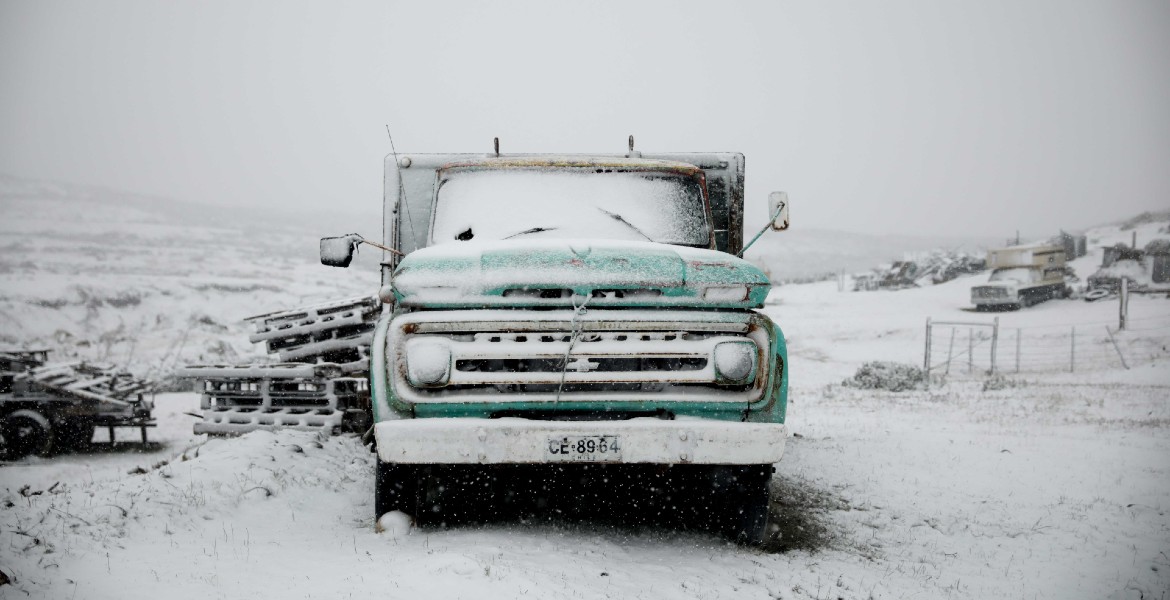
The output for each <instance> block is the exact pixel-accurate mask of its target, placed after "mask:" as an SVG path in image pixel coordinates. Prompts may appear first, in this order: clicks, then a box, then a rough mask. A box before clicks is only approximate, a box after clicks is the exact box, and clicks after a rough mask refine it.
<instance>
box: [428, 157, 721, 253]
mask: <svg viewBox="0 0 1170 600" xmlns="http://www.w3.org/2000/svg"><path fill="white" fill-rule="evenodd" d="M444 174H445V177H444V179H443V180H442V181H441V182H440V184H439V192H438V194H437V196H436V199H435V208H434V213H433V214H434V217H433V218H434V220H433V222H432V225H431V243H432V244H446V243H450V242H457V241H469V240H477V241H481V240H502V239H511V238H521V237H554V238H558V239H561V238H602V239H616V240H641V241H646V240H651V241H655V242H663V243H667V244H678V245H684V246H702V247H706V246H707V245H708V243H709V239H710V238H709V233H708V231H709V227H708V225H707V211H706V208H705V205H704V202H703V194H702V190H701V187H700V183H699V181H698V180H697V179H695V178H692V177H688V176H686V175H683V174H678V173H671V172H666V171H633V172H629V171H627V172H612V171H606V172H603V173H598V172H596V171H594V170H592V169H590V170H584V169H579V168H578V169H574V168H565V169H559V170H548V169H540V170H537V169H507V170H504V169H499V170H451V171H446V172H445V173H444Z"/></svg>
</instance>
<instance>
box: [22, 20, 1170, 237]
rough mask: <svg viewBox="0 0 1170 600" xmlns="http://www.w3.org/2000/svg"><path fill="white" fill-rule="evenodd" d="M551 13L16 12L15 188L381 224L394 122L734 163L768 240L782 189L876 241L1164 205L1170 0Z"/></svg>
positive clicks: (437, 140)
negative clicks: (369, 218)
mask: <svg viewBox="0 0 1170 600" xmlns="http://www.w3.org/2000/svg"><path fill="white" fill-rule="evenodd" d="M551 4H552V3H551V2H524V3H520V2H508V3H498V2H493V3H486V2H484V3H479V2H476V3H447V2H422V1H417V0H416V1H413V2H370V3H364V2H313V3H292V2H226V1H224V2H169V1H168V2H154V1H135V2H90V1H76V2H73V1H56V2H45V1H40V0H36V1H32V0H30V1H13V0H0V172H3V173H6V174H9V175H15V176H21V177H31V178H40V179H50V180H61V181H68V182H74V183H83V184H97V185H101V186H106V187H112V188H117V189H124V190H128V191H134V192H140V193H147V194H154V195H159V196H165V197H170V198H176V199H182V200H190V201H196V202H207V203H216V204H244V205H251V206H274V207H275V206H286V205H287V206H297V207H311V206H320V207H322V208H323V209H327V210H341V211H352V212H355V213H358V212H361V213H365V214H375V215H376V214H378V212H380V202H381V169H382V157H383V156H384V155H385V154H387V153H388V152H389V143H388V142H387V139H386V131H385V128H384V125H385V124H390V126H391V128H392V131H393V133H394V141H395V143H396V145H397V147H398V150H399V151H400V152H410V151H420V152H443V151H485V152H486V151H488V150H489V149H490V148H491V139H492V137H493V136H499V137H500V138H501V140H502V141H501V145H502V149H503V151H504V152H589V151H607V152H622V151H624V150H625V145H626V136H627V135H629V134H631V133H632V134H635V135H636V137H637V140H638V146H639V148H640V149H642V150H646V151H684V150H686V151H691V150H703V151H706V150H734V151H742V152H744V153H745V154H746V155H747V166H748V172H747V181H748V198H749V207H748V218H747V222H748V224H749V229H751V228H754V227H755V225H756V224H757V223H761V224H762V223H763V222H764V220H765V214H764V213H765V209H764V202H763V201H764V198H765V196H766V195H767V192H769V191H771V190H774V189H779V190H786V191H788V192H789V195H790V197H791V199H792V203H793V206H794V207H793V209H792V218H793V225H794V227H810V228H821V229H843V230H849V231H867V232H878V233H930V234H940V233H942V234H974V235H1010V234H1012V233H1013V232H1014V231H1015V230H1016V229H1023V230H1024V231H1026V232H1034V233H1037V234H1047V233H1052V232H1054V231H1055V229H1057V228H1059V227H1064V228H1066V229H1075V228H1079V227H1085V226H1089V225H1094V224H1098V223H1101V222H1105V221H1111V220H1118V219H1121V218H1124V217H1128V216H1132V215H1133V214H1135V213H1137V212H1140V211H1142V210H1150V209H1158V208H1163V209H1164V208H1170V2H1168V1H1166V0H1149V1H1136V0H1132V1H1127V0H1099V1H1083V0H1055V1H1024V0H1002V1H974V0H972V1H970V2H957V1H940V0H919V1H898V2H891V1H882V2H862V1H857V2H824V1H808V2H758V3H754V2H753V3H749V2H743V3H728V5H726V6H725V5H724V3H718V2H709V1H708V2H702V3H679V2H661V3H660V2H638V3H635V2H573V3H568V2H566V3H558V4H557V5H556V6H552V5H551ZM358 228H359V229H360V227H358ZM378 229H379V227H378V226H377V225H373V224H372V225H371V226H370V231H369V232H366V233H367V234H370V235H375V236H376V235H377V230H378ZM325 233H329V232H325Z"/></svg>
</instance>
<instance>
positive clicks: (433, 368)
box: [406, 340, 451, 387]
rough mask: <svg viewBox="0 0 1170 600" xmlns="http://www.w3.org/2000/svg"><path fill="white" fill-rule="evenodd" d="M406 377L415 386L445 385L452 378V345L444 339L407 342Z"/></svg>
mask: <svg viewBox="0 0 1170 600" xmlns="http://www.w3.org/2000/svg"><path fill="white" fill-rule="evenodd" d="M406 378H407V379H408V380H409V381H410V385H413V386H415V387H435V386H440V385H445V384H446V383H447V381H449V380H450V379H451V347H450V346H449V345H447V343H446V342H445V341H442V340H410V341H409V342H407V343H406Z"/></svg>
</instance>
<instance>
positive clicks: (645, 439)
mask: <svg viewBox="0 0 1170 600" xmlns="http://www.w3.org/2000/svg"><path fill="white" fill-rule="evenodd" d="M374 435H375V437H376V439H377V442H378V458H379V459H380V460H381V461H382V462H387V463H399V464H545V463H562V462H564V463H577V464H581V463H616V464H625V463H630V464H635V463H641V464H711V465H759V464H771V463H775V462H778V461H779V460H780V459H781V458H782V457H783V456H784V444H785V441H786V440H787V437H788V428H787V427H786V426H785V425H783V424H779V423H775V424H773V423H740V422H733V421H714V420H707V419H679V420H673V421H667V420H662V419H656V418H649V417H648V418H637V419H630V420H626V421H535V420H529V419H518V418H501V419H476V418H434V419H407V420H401V421H384V422H381V423H378V424H377V425H375V426H374ZM603 438H604V439H606V440H608V442H607V443H608V444H612V443H613V442H612V440H615V439H616V440H617V441H618V443H619V444H620V449H621V450H620V452H612V451H610V452H605V453H585V454H575V453H571V452H570V453H565V452H564V444H566V443H568V442H566V440H587V439H593V440H600V439H603Z"/></svg>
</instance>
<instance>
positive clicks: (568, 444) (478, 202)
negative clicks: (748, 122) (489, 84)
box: [321, 139, 788, 543]
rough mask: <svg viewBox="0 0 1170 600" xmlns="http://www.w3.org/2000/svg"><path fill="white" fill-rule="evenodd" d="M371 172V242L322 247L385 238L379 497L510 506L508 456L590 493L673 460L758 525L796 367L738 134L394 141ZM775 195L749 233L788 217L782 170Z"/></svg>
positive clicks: (428, 510) (340, 240)
mask: <svg viewBox="0 0 1170 600" xmlns="http://www.w3.org/2000/svg"><path fill="white" fill-rule="evenodd" d="M384 183H385V198H384V223H383V237H382V240H381V243H380V244H378V243H374V242H370V241H368V240H365V239H364V238H362V237H360V236H359V235H357V234H351V235H349V236H341V237H336V238H324V239H322V240H321V260H322V263H324V264H326V265H330V266H348V265H349V263H350V261H351V260H352V258H353V254H354V252H355V251H356V249H357V247H358V245H359V244H360V243H363V242H365V243H369V244H373V245H376V246H378V247H380V248H382V250H383V253H384V254H383V261H382V263H381V264H382V287H381V289H380V291H379V297H380V298H381V300H382V302H383V309H382V313H381V315H380V317H379V319H378V321H377V326H376V328H375V333H374V339H373V344H372V350H371V366H370V379H371V381H370V386H371V396H372V405H373V420H374V425H373V427H372V436H373V438H374V442H375V443H376V451H377V456H378V460H377V461H376V464H377V467H376V469H377V471H376V477H375V481H376V484H375V490H374V500H375V502H374V505H375V519H377V518H379V517H381V516H383V515H384V514H386V513H389V512H391V511H401V512H402V513H406V514H408V515H412V516H413V517H414V519H415V520H416V521H417V522H443V521H444V520H445V519H446V518H448V517H450V516H452V515H454V514H456V513H457V512H458V511H460V510H464V509H465V508H466V507H467V505H468V503H469V499H470V504H476V503H478V504H483V503H485V502H494V503H497V504H499V505H501V506H502V505H503V504H505V503H506V502H508V501H509V497H508V496H507V494H503V493H501V490H500V489H499V488H498V485H499V483H500V482H501V481H507V480H508V479H509V478H512V479H515V478H516V477H517V476H518V475H523V476H524V477H525V478H527V479H528V480H532V479H536V480H541V479H542V478H546V477H547V478H550V479H551V478H554V476H560V477H566V476H567V477H569V478H570V480H571V483H570V484H569V485H567V487H563V488H558V489H559V491H557V492H550V493H553V494H557V495H572V496H575V497H579V498H586V497H589V498H595V499H598V498H603V497H605V496H606V494H605V492H604V490H605V489H606V488H607V485H608V486H609V488H610V489H612V487H613V486H614V485H615V484H614V483H613V481H614V479H613V478H614V477H619V476H622V475H624V474H628V473H637V474H640V475H639V476H641V475H644V476H645V477H646V479H642V480H641V481H642V483H641V484H638V485H643V486H646V488H655V487H656V486H657V485H658V483H656V482H659V481H661V480H662V478H663V476H667V475H669V476H670V477H669V478H668V479H671V480H673V481H674V482H675V483H676V484H678V482H680V481H682V482H687V483H685V484H678V485H682V486H684V487H683V489H681V491H680V490H678V489H677V488H676V493H682V494H684V495H690V496H699V497H701V498H703V499H706V500H710V503H709V505H710V506H712V507H715V510H714V511H712V512H715V513H719V514H718V515H716V516H717V517H719V519H720V520H719V523H720V525H718V529H719V531H721V532H722V533H723V534H725V535H727V536H728V537H729V538H732V539H736V540H739V541H741V542H749V543H753V542H754V543H758V542H761V541H763V540H764V539H765V538H766V537H767V536H768V535H769V531H770V518H771V517H770V512H769V509H768V506H769V493H768V487H769V480H770V478H771V475H772V472H773V464H774V463H776V462H777V461H779V460H780V459H781V457H782V456H783V454H784V447H785V440H786V436H787V429H786V426H785V424H784V421H785V411H786V407H787V389H788V372H787V370H786V368H785V367H786V351H785V343H784V336H783V334H782V333H781V330H780V328H779V327H778V326H777V325H776V324H775V323H774V322H772V321H771V320H770V319H769V318H768V317H767V316H765V315H764V314H762V313H761V312H759V311H758V310H757V309H759V308H761V307H762V306H763V304H764V299H765V297H766V296H767V295H768V292H769V289H770V287H771V286H770V282H769V281H768V278H767V277H765V275H764V273H763V272H761V270H760V269H758V268H757V267H755V266H753V265H752V264H751V263H749V262H747V261H745V260H743V259H742V258H740V256H741V255H742V251H743V249H744V235H743V189H744V157H743V155H742V154H738V153H694V154H681V153H672V154H655V155H648V154H647V155H642V154H640V153H638V152H635V151H634V150H633V144H632V139H631V145H630V152H629V153H627V154H616V155H567V156H565V155H555V156H553V155H500V154H499V153H498V147H497V152H496V153H493V154H391V155H390V156H388V157H386V160H385V182H384ZM769 217H770V221H769V223H768V226H766V227H764V229H762V230H760V234H762V233H763V232H764V231H765V230H767V229H768V228H769V227H770V228H772V229H776V230H779V229H784V228H787V226H788V205H787V196H786V195H785V194H783V193H782V192H774V193H773V194H772V195H771V197H770V210H769ZM756 237H757V238H758V237H759V235H757V236H756ZM752 241H754V239H753V240H752ZM749 245H750V242H749ZM566 474H567V475H566ZM512 499H513V500H514V498H512Z"/></svg>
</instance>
